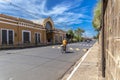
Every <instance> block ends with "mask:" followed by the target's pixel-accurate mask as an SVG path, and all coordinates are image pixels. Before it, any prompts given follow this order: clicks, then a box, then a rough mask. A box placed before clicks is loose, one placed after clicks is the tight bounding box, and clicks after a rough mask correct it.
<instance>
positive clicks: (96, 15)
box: [92, 0, 101, 31]
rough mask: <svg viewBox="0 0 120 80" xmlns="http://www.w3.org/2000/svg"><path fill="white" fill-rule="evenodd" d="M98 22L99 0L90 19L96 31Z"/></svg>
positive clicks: (99, 13) (99, 14)
mask: <svg viewBox="0 0 120 80" xmlns="http://www.w3.org/2000/svg"><path fill="white" fill-rule="evenodd" d="M100 22H101V0H100V1H99V2H98V3H97V5H96V7H95V8H94V18H93V21H92V24H93V27H94V28H95V30H97V31H99V28H100Z"/></svg>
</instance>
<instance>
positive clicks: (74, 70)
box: [66, 48, 91, 80]
mask: <svg viewBox="0 0 120 80" xmlns="http://www.w3.org/2000/svg"><path fill="white" fill-rule="evenodd" d="M90 51H91V48H90V49H89V50H88V51H87V52H86V53H85V55H84V56H83V57H82V58H81V61H80V63H79V64H78V65H77V66H76V67H75V68H74V69H73V71H72V72H71V74H70V75H69V76H68V78H67V79H66V80H70V79H71V77H72V76H73V74H74V73H75V72H76V70H77V69H78V68H79V66H80V65H81V63H82V62H83V61H84V60H85V58H86V57H87V55H88V53H89V52H90Z"/></svg>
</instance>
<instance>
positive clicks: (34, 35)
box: [34, 32, 41, 43]
mask: <svg viewBox="0 0 120 80" xmlns="http://www.w3.org/2000/svg"><path fill="white" fill-rule="evenodd" d="M35 34H37V37H38V34H40V43H41V33H40V32H35ZM35 34H34V38H35ZM37 41H38V40H37Z"/></svg>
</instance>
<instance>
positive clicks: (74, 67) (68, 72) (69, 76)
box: [60, 42, 97, 80]
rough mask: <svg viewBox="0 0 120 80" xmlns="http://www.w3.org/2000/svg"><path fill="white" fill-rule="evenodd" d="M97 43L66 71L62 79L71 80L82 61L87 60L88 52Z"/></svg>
mask: <svg viewBox="0 0 120 80" xmlns="http://www.w3.org/2000/svg"><path fill="white" fill-rule="evenodd" d="M96 43H97V42H96ZM96 43H94V45H93V46H92V47H91V48H90V49H89V50H88V51H87V52H86V53H85V54H84V55H83V56H82V57H81V58H80V59H79V60H78V61H77V62H76V63H75V64H74V65H73V66H71V68H70V69H69V70H68V71H67V72H66V73H65V75H64V76H63V77H62V78H61V79H60V80H70V79H71V78H72V76H73V75H74V73H75V72H76V70H77V69H78V68H79V66H80V65H81V63H82V62H83V61H84V60H85V58H86V57H87V55H88V53H89V52H90V51H91V49H92V48H93V47H94V46H95V45H96Z"/></svg>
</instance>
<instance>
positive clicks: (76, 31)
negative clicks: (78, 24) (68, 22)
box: [75, 28, 85, 41]
mask: <svg viewBox="0 0 120 80" xmlns="http://www.w3.org/2000/svg"><path fill="white" fill-rule="evenodd" d="M84 32H85V31H84V30H82V29H80V28H78V29H77V30H75V36H76V38H77V40H78V41H80V39H81V36H82V34H83V33H84Z"/></svg>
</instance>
